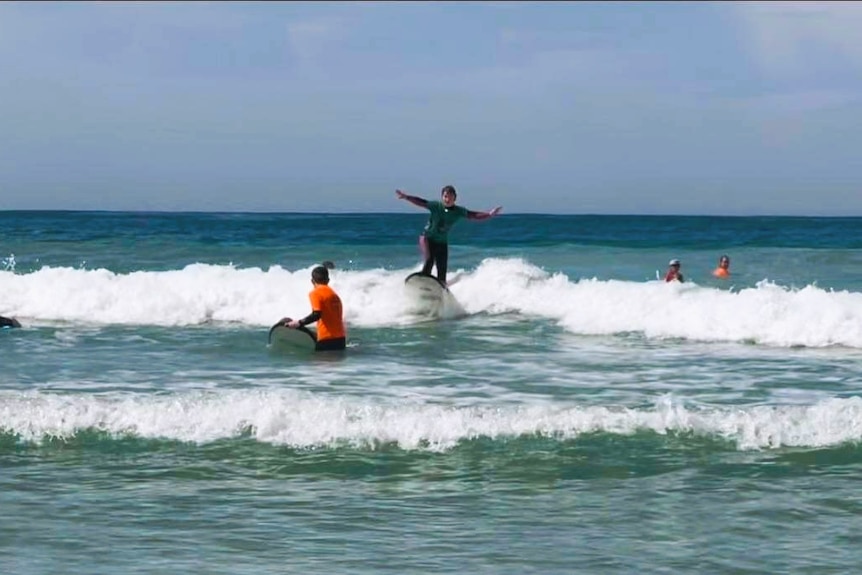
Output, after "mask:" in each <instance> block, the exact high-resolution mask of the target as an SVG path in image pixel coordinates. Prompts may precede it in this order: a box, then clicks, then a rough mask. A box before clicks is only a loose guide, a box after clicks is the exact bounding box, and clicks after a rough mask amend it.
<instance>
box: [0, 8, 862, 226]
mask: <svg viewBox="0 0 862 575" xmlns="http://www.w3.org/2000/svg"><path fill="white" fill-rule="evenodd" d="M860 30H862V3H844V2H840V3H834V4H833V3H820V2H789V3H784V2H764V3H754V2H740V3H724V2H717V3H677V2H668V3H630V2H612V3H611V2H609V3H600V2H595V3H593V2H584V3H580V2H579V3H509V2H485V3H478V2H477V3H460V2H459V3H454V2H452V3H450V2H440V3H413V2H410V3H398V2H357V3H349V2H338V3H324V2H321V3H318V2H314V3H302V2H290V3H271V2H260V3H246V2H242V3H221V2H217V3H206V2H194V3H192V2H189V3H181V2H177V3H171V2H153V3H126V2H116V3H110V2H109V3H78V2H69V3H41V2H36V3H29V2H11V3H10V2H3V3H0V134H2V137H0V209H101V210H203V211H211V210H218V211H222V210H225V211H233V210H237V211H317V212H326V211H339V212H344V211H357V212H365V211H411V210H415V208H413V207H412V206H408V205H407V204H405V203H404V202H398V201H396V200H395V196H394V190H395V188H398V187H400V188H403V189H406V190H407V191H409V192H411V193H415V194H418V195H421V196H425V197H438V196H439V190H440V188H441V187H442V186H443V185H444V184H449V183H451V184H453V185H455V186H456V187H457V188H458V190H459V202H460V203H462V204H464V205H466V206H467V207H469V208H471V209H488V208H490V207H492V206H494V205H497V204H502V205H503V206H504V211H505V212H509V213H513V212H540V213H630V214H732V215H749V214H750V215H755V214H788V215H857V216H862V185H860V182H862V32H860Z"/></svg>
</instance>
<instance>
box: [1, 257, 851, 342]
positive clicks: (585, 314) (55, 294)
mask: <svg viewBox="0 0 862 575" xmlns="http://www.w3.org/2000/svg"><path fill="white" fill-rule="evenodd" d="M412 271H415V270H413V269H402V270H384V269H372V270H361V271H349V270H339V269H336V270H333V271H332V272H331V283H330V285H332V287H333V288H334V289H335V290H336V291H337V292H338V293H339V295H340V296H341V298H342V301H343V303H344V310H345V320H346V321H347V323H348V326H361V327H379V326H397V325H405V324H409V323H412V322H414V321H416V318H415V317H414V316H413V315H412V314H411V313H410V309H411V301H410V299H409V297H408V296H407V291H406V290H405V289H404V283H403V280H404V278H405V277H406V276H407V275H408V274H409V273H411V272H412ZM310 272H311V268H310V267H309V268H305V269H299V270H294V271H291V270H286V269H283V268H282V267H280V266H273V267H270V268H269V269H266V270H263V269H260V268H244V269H237V268H235V267H233V266H217V265H206V264H195V265H189V266H187V267H185V268H183V269H180V270H173V271H162V272H155V271H147V272H145V271H138V272H132V273H128V274H118V273H114V272H111V271H109V270H105V269H97V270H82V269H73V268H65V267H64V268H52V267H44V268H42V269H40V270H38V271H35V272H31V273H28V274H15V273H14V272H11V271H0V293H2V294H3V299H2V301H0V314H2V315H7V316H9V315H11V316H14V317H17V318H18V319H21V320H26V323H31V324H32V323H34V322H39V321H44V322H57V321H61V322H74V323H93V324H139V325H163V326H184V325H196V324H201V323H205V322H210V321H222V322H239V323H244V324H248V325H254V326H269V325H271V324H272V323H273V322H274V321H276V320H277V319H280V318H281V317H284V316H291V317H294V316H298V315H305V314H307V313H308V312H309V311H310V307H309V302H308V292H309V291H310V289H311V283H310ZM456 274H457V275H458V277H459V281H458V282H457V283H455V284H454V285H452V286H451V292H452V293H453V294H454V296H455V298H456V299H457V301H458V304H459V306H460V308H463V310H464V311H466V313H468V314H492V315H493V314H512V313H514V314H519V315H521V316H524V317H526V318H537V319H540V320H543V321H553V322H555V323H557V324H558V325H560V326H561V327H563V328H564V329H566V330H568V331H570V332H572V333H575V334H585V335H603V334H616V333H627V332H639V333H643V334H644V335H645V336H647V337H650V338H686V339H691V340H698V341H732V342H741V341H743V342H755V343H761V344H768V345H773V346H809V347H825V346H832V345H840V346H847V347H855V348H862V294H860V293H857V292H848V291H840V292H835V291H828V290H824V289H821V288H819V287H817V286H814V285H810V286H806V287H804V288H801V289H796V288H788V287H782V286H779V285H776V284H774V283H771V282H769V281H766V280H764V281H761V282H760V283H758V284H757V285H756V286H754V287H748V288H745V289H739V290H728V289H719V288H715V287H706V286H699V285H697V284H695V283H685V284H679V283H665V282H662V281H647V282H631V281H617V280H607V281H599V280H597V279H572V278H569V277H567V276H566V275H565V274H562V273H555V274H549V273H547V272H545V271H544V270H542V269H540V268H537V267H536V266H533V265H532V264H530V263H529V262H526V261H523V260H521V259H517V258H512V259H486V260H485V261H483V262H482V263H481V264H480V265H479V267H478V268H477V269H475V270H453V275H456ZM460 308H459V313H460Z"/></svg>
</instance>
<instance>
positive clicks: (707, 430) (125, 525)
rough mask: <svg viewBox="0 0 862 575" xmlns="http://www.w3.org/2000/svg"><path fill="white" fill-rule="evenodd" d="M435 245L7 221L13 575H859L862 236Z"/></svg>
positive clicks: (52, 219)
mask: <svg viewBox="0 0 862 575" xmlns="http://www.w3.org/2000/svg"><path fill="white" fill-rule="evenodd" d="M424 220H425V216H424V214H423V213H422V211H421V210H418V209H411V210H410V211H409V212H405V213H403V214H402V213H399V214H217V213H209V214H208V213H170V214H168V213H111V212H0V315H2V316H6V317H16V318H17V319H19V320H20V321H21V323H22V324H23V326H24V327H23V328H21V329H7V330H2V331H0V358H2V362H1V363H2V367H3V369H2V370H0V571H2V572H3V573H21V574H31V573H68V574H75V575H77V574H81V575H83V574H93V573H165V572H183V573H207V574H211V573H231V574H246V573H248V574H252V573H254V574H258V573H492V574H508V573H581V572H583V573H818V574H820V573H850V572H855V571H856V570H857V567H856V566H857V564H858V563H859V561H860V559H862V551H860V550H859V549H860V546H859V544H858V543H859V541H860V537H859V535H857V533H856V531H857V529H856V528H857V526H858V525H859V520H860V514H862V499H860V497H859V495H858V485H859V477H860V476H862V450H860V448H859V441H860V438H862V399H860V392H862V278H860V273H859V271H860V269H862V239H860V235H859V229H860V224H862V220H860V219H859V218H783V217H751V218H735V217H728V218H723V217H676V216H667V217H660V216H648V217H640V216H548V215H521V214H504V215H502V216H501V217H498V218H495V219H492V220H489V221H483V222H472V221H467V222H461V223H459V224H458V225H457V226H456V228H455V229H454V231H453V233H452V235H451V245H450V275H449V277H450V280H453V283H452V286H451V291H452V294H453V296H454V297H455V299H456V300H457V306H456V307H457V309H454V310H451V309H450V310H447V311H446V312H445V313H443V314H442V315H440V316H435V317H429V316H428V314H427V313H424V312H423V310H420V309H417V308H416V306H415V302H414V301H413V300H412V299H411V298H410V297H409V295H408V293H407V292H406V290H405V288H404V284H403V280H404V277H406V276H407V275H408V274H409V273H411V272H413V271H416V270H417V269H418V268H419V267H420V262H419V252H418V247H417V236H418V234H419V232H420V230H421V228H422V226H423V224H424ZM722 254H727V255H729V256H730V258H731V268H730V269H731V277H730V279H728V280H718V279H715V278H713V277H712V276H711V274H710V272H711V270H712V269H713V268H714V267H715V266H716V264H717V261H718V258H719V256H720V255H722ZM671 258H679V259H680V260H682V272H683V273H684V275H685V277H686V281H685V282H684V283H682V284H679V283H665V282H664V281H661V280H659V279H657V278H659V277H661V276H663V274H664V272H665V270H666V267H667V263H668V260H669V259H671ZM323 260H332V261H334V262H335V264H336V268H335V270H333V272H332V281H331V284H330V285H331V286H332V287H333V288H334V289H335V290H336V291H337V292H338V293H339V294H340V296H341V298H342V300H343V302H344V309H345V319H346V321H347V325H348V330H349V334H348V343H349V346H348V350H347V352H346V353H345V354H344V355H339V354H336V355H334V356H333V355H325V354H317V355H308V354H303V353H301V352H296V351H290V350H285V349H276V348H271V347H268V346H267V332H268V328H269V327H270V326H271V325H272V324H273V323H274V322H275V321H276V320H278V319H279V318H281V317H284V316H294V317H296V316H300V315H305V314H307V313H308V311H309V303H308V295H307V294H308V291H309V290H310V288H311V283H310V271H311V268H312V267H313V266H314V265H316V264H317V263H319V262H321V261H323Z"/></svg>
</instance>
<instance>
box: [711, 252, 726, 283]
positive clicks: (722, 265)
mask: <svg viewBox="0 0 862 575" xmlns="http://www.w3.org/2000/svg"><path fill="white" fill-rule="evenodd" d="M712 275H714V276H715V277H717V278H721V279H727V278H729V277H730V258H729V257H727V256H721V258H719V260H718V267H717V268H715V269H714V270H712Z"/></svg>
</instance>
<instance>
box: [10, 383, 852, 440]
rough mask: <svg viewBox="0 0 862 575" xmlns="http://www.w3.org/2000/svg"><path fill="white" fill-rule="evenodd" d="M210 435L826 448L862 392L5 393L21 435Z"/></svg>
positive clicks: (846, 432)
mask: <svg viewBox="0 0 862 575" xmlns="http://www.w3.org/2000/svg"><path fill="white" fill-rule="evenodd" d="M85 430H87V431H100V432H105V433H108V434H110V435H113V436H118V437H120V436H132V437H138V438H145V439H167V440H175V441H183V442H191V443H198V444H204V443H209V442H212V441H217V440H222V439H229V438H235V437H240V436H242V435H245V434H249V433H250V434H251V436H252V437H254V438H255V439H256V440H258V441H261V442H265V443H270V444H275V445H288V446H292V447H296V448H315V447H335V446H339V445H349V446H354V447H358V448H370V449H374V448H376V447H379V446H381V445H391V444H394V445H397V446H399V447H400V448H402V449H407V450H415V449H421V450H431V451H440V450H447V449H451V448H453V447H454V446H456V445H457V444H458V443H459V442H462V441H468V440H471V439H477V438H481V437H486V438H491V439H510V438H517V437H523V436H541V437H548V438H554V439H559V440H570V439H575V438H577V437H578V436H579V435H581V434H585V433H597V432H601V433H612V434H619V435H632V434H635V433H638V432H643V431H652V432H655V433H658V434H669V433H679V434H686V433H690V434H694V435H698V436H704V437H711V438H715V439H723V440H727V441H730V442H732V443H735V444H736V446H737V448H738V449H741V450H748V449H771V448H779V447H824V446H834V445H838V444H841V443H845V442H849V441H854V442H855V441H859V440H860V439H862V399H860V398H859V397H853V398H847V399H837V398H833V399H827V400H824V401H820V402H818V403H815V404H812V405H805V406H800V405H792V406H751V407H738V408H727V407H721V408H714V407H711V408H703V407H699V408H698V407H687V406H685V405H684V404H683V403H682V402H680V401H679V400H675V399H673V398H672V397H670V396H665V397H663V398H662V399H660V400H659V401H658V402H657V403H656V404H655V405H654V406H652V407H650V408H629V407H623V406H579V405H571V404H565V405H563V404H541V405H527V404H525V405H520V406H511V405H507V406H500V407H489V406H477V407H454V406H446V405H438V404H427V403H408V402H403V401H402V402H391V403H384V402H378V401H369V400H366V399H357V398H351V397H331V396H321V395H313V394H309V393H301V392H296V391H288V390H272V391H261V390H257V391H227V392H225V391H219V392H194V393H184V394H176V395H168V396H152V395H134V394H128V395H116V396H108V395H66V394H53V393H44V392H28V393H21V392H2V393H0V431H2V432H3V433H5V434H12V435H15V436H17V437H18V438H19V439H20V440H21V441H23V442H33V443H39V442H41V441H43V440H46V439H52V438H53V439H61V440H62V439H71V438H73V437H74V436H75V435H76V434H77V433H78V432H81V431H85Z"/></svg>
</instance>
